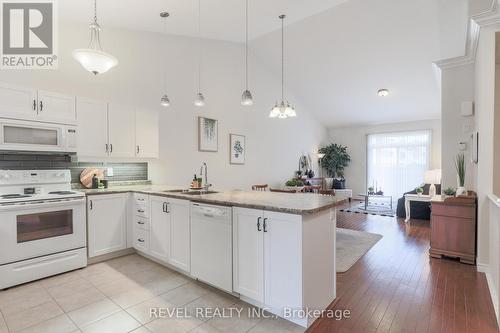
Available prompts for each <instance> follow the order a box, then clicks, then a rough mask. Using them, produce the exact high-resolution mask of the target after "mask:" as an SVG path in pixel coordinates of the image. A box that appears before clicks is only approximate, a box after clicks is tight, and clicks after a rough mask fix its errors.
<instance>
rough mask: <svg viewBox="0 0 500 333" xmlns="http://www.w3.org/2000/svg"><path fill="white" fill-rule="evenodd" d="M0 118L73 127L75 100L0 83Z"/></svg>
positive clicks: (71, 97)
mask: <svg viewBox="0 0 500 333" xmlns="http://www.w3.org/2000/svg"><path fill="white" fill-rule="evenodd" d="M0 117H5V118H12V119H22V120H33V121H43V122H50V123H60V124H69V125H74V124H75V123H76V111H75V98H74V97H73V96H69V95H64V94H59V93H54V92H50V91H44V90H36V89H33V88H28V87H22V86H16V85H11V84H5V83H0Z"/></svg>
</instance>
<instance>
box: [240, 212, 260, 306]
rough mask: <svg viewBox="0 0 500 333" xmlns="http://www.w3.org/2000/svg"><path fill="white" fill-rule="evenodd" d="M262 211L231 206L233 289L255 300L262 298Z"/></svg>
mask: <svg viewBox="0 0 500 333" xmlns="http://www.w3.org/2000/svg"><path fill="white" fill-rule="evenodd" d="M262 215H263V212H262V210H255V209H246V208H234V209H233V281H234V291H236V292H238V293H240V294H241V295H243V296H246V297H249V298H251V299H254V300H256V301H259V302H263V301H264V235H263V231H262V230H263V229H262V222H263V217H262ZM258 223H259V224H260V225H259V226H258ZM259 229H260V231H259Z"/></svg>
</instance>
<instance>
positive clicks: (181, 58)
mask: <svg viewBox="0 0 500 333" xmlns="http://www.w3.org/2000/svg"><path fill="white" fill-rule="evenodd" d="M87 43H88V26H87V25H74V24H68V23H64V24H62V26H61V27H60V35H59V47H60V49H59V55H60V63H59V64H60V66H59V70H54V71H46V70H38V71H14V70H13V71H2V72H0V81H3V82H13V83H18V84H26V85H31V86H35V87H39V88H41V89H47V90H54V91H59V92H63V93H69V94H74V95H78V96H85V97H90V98H96V99H102V100H108V101H115V102H121V103H127V104H131V105H136V106H141V107H145V108H151V109H158V110H161V119H160V160H158V161H154V162H152V163H151V164H150V177H151V179H152V180H153V181H154V182H156V183H168V184H179V185H187V184H189V182H190V180H191V179H192V177H193V174H194V173H195V172H196V173H197V172H199V167H200V165H201V163H202V162H203V161H206V162H207V164H208V166H209V180H210V182H212V183H213V184H214V185H215V186H216V187H219V188H243V189H248V188H249V186H250V185H251V184H254V183H270V184H274V185H277V184H279V183H281V182H283V181H284V180H286V179H287V178H290V177H292V176H293V172H294V171H295V169H296V168H297V162H298V158H299V156H300V154H301V153H309V152H313V151H316V150H317V147H318V146H319V145H320V143H321V141H322V139H324V136H325V133H326V131H325V129H324V128H323V126H322V125H321V124H320V123H319V122H317V121H316V120H315V119H314V118H313V117H311V116H310V115H309V113H308V111H307V110H306V109H305V108H304V107H303V106H302V105H300V103H298V101H296V100H295V99H294V98H293V96H289V99H290V102H293V103H294V104H295V106H296V109H297V113H298V117H297V118H296V119H286V120H278V119H269V118H268V117H267V116H268V113H269V110H270V109H271V107H272V106H273V105H274V103H275V101H276V99H277V98H278V96H279V92H280V88H279V78H277V77H275V76H273V75H271V74H269V73H268V72H267V71H266V70H264V69H263V68H262V66H260V64H259V63H257V62H256V60H255V59H254V57H251V61H250V88H251V90H252V93H253V95H254V99H255V104H254V106H253V107H250V108H244V107H242V106H241V105H240V96H241V93H242V91H243V89H244V86H243V83H244V77H243V74H244V72H243V68H244V63H243V60H244V58H243V55H244V53H243V45H241V44H235V43H229V42H220V41H212V40H205V41H204V55H203V70H202V91H203V93H204V94H205V98H206V100H207V105H206V107H204V108H197V107H195V106H193V100H194V96H195V93H196V89H197V88H196V85H197V83H196V78H197V75H196V70H197V54H198V52H197V43H196V39H193V38H187V37H178V36H171V35H170V36H165V35H161V34H155V33H143V32H134V31H127V30H119V29H110V28H107V27H104V31H103V35H102V44H103V47H104V48H105V50H106V51H108V52H110V53H112V54H113V55H115V56H116V57H117V58H118V60H119V65H118V66H117V67H116V68H114V69H112V70H111V71H109V72H108V73H105V74H103V75H100V76H97V77H94V76H93V75H91V74H90V73H88V72H86V71H84V70H83V69H82V68H81V67H80V65H79V64H78V63H76V61H74V60H73V59H72V58H71V50H73V49H75V48H80V47H86V45H87ZM276 47H278V45H276ZM164 64H166V66H167V71H168V88H167V90H168V95H169V96H170V99H171V102H172V106H171V107H170V108H168V109H163V108H161V107H160V106H159V101H160V97H161V95H162V94H163V93H164V89H163V70H162V68H163V65H164ZM200 115H203V116H208V117H212V118H216V119H218V120H219V152H218V153H201V152H198V149H197V126H196V124H197V123H196V122H197V117H198V116H200ZM229 133H237V134H243V135H246V143H247V162H246V164H245V165H243V166H239V165H230V164H229V149H228V140H229Z"/></svg>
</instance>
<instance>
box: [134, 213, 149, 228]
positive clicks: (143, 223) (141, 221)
mask: <svg viewBox="0 0 500 333" xmlns="http://www.w3.org/2000/svg"><path fill="white" fill-rule="evenodd" d="M133 219H134V228H139V229H143V230H149V220H148V219H145V218H142V217H137V216H134V217H133Z"/></svg>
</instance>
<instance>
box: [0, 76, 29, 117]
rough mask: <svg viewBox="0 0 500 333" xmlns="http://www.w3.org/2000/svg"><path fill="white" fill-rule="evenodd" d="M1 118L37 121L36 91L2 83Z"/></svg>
mask: <svg viewBox="0 0 500 333" xmlns="http://www.w3.org/2000/svg"><path fill="white" fill-rule="evenodd" d="M0 117H6V118H13V119H28V120H35V119H36V118H37V101H36V90H35V89H33V88H28V87H22V86H16V85H12V84H5V83H0Z"/></svg>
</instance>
